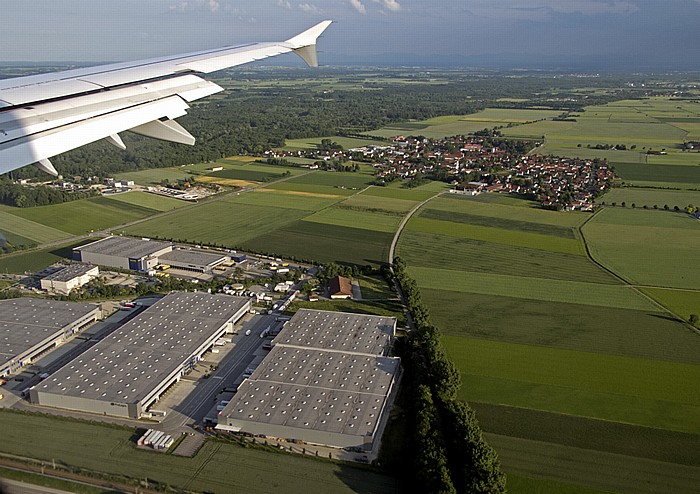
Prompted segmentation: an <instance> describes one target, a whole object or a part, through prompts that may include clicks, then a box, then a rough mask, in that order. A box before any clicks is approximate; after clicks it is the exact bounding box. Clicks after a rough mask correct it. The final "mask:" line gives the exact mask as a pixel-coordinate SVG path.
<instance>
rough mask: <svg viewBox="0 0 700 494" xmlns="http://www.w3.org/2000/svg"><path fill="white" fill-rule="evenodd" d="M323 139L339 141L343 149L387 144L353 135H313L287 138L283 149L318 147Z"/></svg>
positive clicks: (293, 149) (294, 149)
mask: <svg viewBox="0 0 700 494" xmlns="http://www.w3.org/2000/svg"><path fill="white" fill-rule="evenodd" d="M323 139H330V140H331V141H332V142H337V143H338V144H340V145H341V146H343V149H346V150H347V149H352V148H359V147H363V146H369V145H372V144H374V145H377V146H386V145H387V142H386V141H379V140H376V139H356V138H352V137H340V136H330V137H311V138H306V139H287V140H286V141H284V147H283V148H282V149H284V150H287V151H296V150H298V149H316V148H318V146H319V145H320V144H321V141H322V140H323Z"/></svg>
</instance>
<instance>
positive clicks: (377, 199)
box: [339, 192, 418, 216]
mask: <svg viewBox="0 0 700 494" xmlns="http://www.w3.org/2000/svg"><path fill="white" fill-rule="evenodd" d="M416 204H418V201H414V200H408V199H395V198H391V197H382V196H374V195H368V194H365V193H364V192H363V193H362V194H357V195H354V196H353V197H350V198H348V199H346V200H345V201H343V202H342V203H340V205H339V206H342V207H347V208H356V209H358V210H364V211H382V212H387V213H390V214H394V215H401V216H403V215H404V214H405V213H408V212H409V211H410V210H411V209H413V208H414V207H415V205H416Z"/></svg>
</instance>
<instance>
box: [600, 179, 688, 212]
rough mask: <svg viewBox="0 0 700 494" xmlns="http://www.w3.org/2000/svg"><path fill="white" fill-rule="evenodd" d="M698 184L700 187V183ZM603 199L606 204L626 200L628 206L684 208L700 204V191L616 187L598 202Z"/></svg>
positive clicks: (619, 202)
mask: <svg viewBox="0 0 700 494" xmlns="http://www.w3.org/2000/svg"><path fill="white" fill-rule="evenodd" d="M698 186H699V187H700V184H698ZM603 201H604V202H605V203H606V204H612V203H613V202H616V203H617V204H618V205H620V204H622V203H623V202H625V203H626V206H627V207H628V208H631V207H632V204H635V205H636V206H637V207H638V208H641V207H643V206H647V207H649V208H653V207H654V206H655V205H656V206H657V207H658V208H659V209H663V208H664V206H668V207H669V208H671V209H673V207H674V206H678V207H679V208H680V209H683V208H685V207H686V206H687V205H689V204H695V205H698V206H700V191H697V192H695V191H685V190H658V189H630V188H615V189H610V190H609V191H608V192H606V193H605V194H604V195H603V196H601V197H599V198H598V199H597V201H596V202H598V203H600V202H603Z"/></svg>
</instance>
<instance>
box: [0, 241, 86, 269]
mask: <svg viewBox="0 0 700 494" xmlns="http://www.w3.org/2000/svg"><path fill="white" fill-rule="evenodd" d="M92 240H94V239H89V240H83V241H81V242H72V243H69V244H65V245H62V246H59V247H49V248H46V249H40V250H33V251H31V252H15V253H12V254H5V255H3V256H0V273H15V274H23V273H28V272H31V273H35V272H37V271H41V270H42V269H44V268H45V267H48V266H50V265H51V264H53V263H55V262H58V261H65V260H66V259H71V258H72V252H73V247H77V246H79V245H83V244H86V243H88V242H90V241H92Z"/></svg>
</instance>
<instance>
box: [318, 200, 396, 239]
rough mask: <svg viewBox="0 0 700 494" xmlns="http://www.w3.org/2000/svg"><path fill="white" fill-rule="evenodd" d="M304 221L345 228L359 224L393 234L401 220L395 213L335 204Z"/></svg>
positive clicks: (369, 228) (368, 228) (364, 227)
mask: <svg viewBox="0 0 700 494" xmlns="http://www.w3.org/2000/svg"><path fill="white" fill-rule="evenodd" d="M343 204H344V203H343ZM304 221H310V222H314V223H322V224H326V225H336V226H343V227H347V228H356V227H358V226H361V227H362V228H363V229H367V230H373V231H378V232H386V233H392V234H393V233H394V232H395V231H396V229H397V228H398V226H399V223H400V222H401V216H400V215H398V214H396V213H385V212H375V211H370V210H363V209H359V208H357V209H354V208H353V209H350V208H346V207H340V206H338V205H336V206H333V207H330V208H326V209H324V210H322V211H319V212H317V213H314V214H312V215H310V216H307V217H305V218H304Z"/></svg>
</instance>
